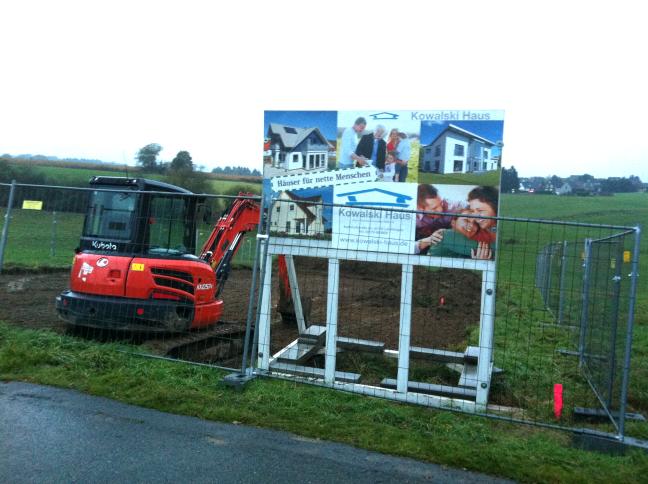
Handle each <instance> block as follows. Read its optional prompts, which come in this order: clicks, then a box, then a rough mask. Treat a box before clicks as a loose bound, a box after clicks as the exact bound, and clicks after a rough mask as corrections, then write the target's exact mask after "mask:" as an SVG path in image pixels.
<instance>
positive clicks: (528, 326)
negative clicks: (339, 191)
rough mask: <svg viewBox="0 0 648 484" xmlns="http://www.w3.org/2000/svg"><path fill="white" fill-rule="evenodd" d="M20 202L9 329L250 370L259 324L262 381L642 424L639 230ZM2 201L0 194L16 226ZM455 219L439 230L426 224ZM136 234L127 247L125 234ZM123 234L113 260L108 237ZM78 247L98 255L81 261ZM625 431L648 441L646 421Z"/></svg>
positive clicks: (166, 196)
mask: <svg viewBox="0 0 648 484" xmlns="http://www.w3.org/2000/svg"><path fill="white" fill-rule="evenodd" d="M14 190H15V191H14V203H13V205H12V207H11V216H10V225H9V226H8V230H7V240H6V247H5V248H4V249H5V250H4V264H3V267H2V270H3V272H2V274H0V297H1V298H2V300H1V301H0V302H1V304H0V320H2V321H5V322H7V323H9V324H12V325H18V326H22V327H29V328H37V329H47V330H52V331H57V332H62V333H63V332H66V333H68V334H72V335H74V336H76V337H81V338H92V339H94V340H98V341H118V342H120V344H123V345H124V346H123V347H124V348H126V349H127V350H128V351H134V352H136V353H142V354H149V355H154V356H157V357H163V358H178V359H183V360H189V361H193V362H198V363H205V364H210V365H216V366H219V367H225V368H233V369H240V370H244V369H245V368H242V367H241V364H242V361H243V360H244V359H245V358H244V355H243V351H244V345H245V337H244V336H245V334H246V324H247V323H248V322H250V323H254V325H255V327H254V328H252V327H250V328H248V329H249V330H250V331H252V332H251V334H252V335H253V338H250V340H249V341H248V343H249V346H250V348H249V351H248V355H247V356H248V360H246V364H247V362H248V361H249V362H251V363H252V364H253V366H254V367H255V370H256V372H257V373H259V374H268V375H271V376H274V377H279V378H288V379H293V380H296V381H302V382H308V383H313V384H317V385H323V386H329V387H332V388H337V389H341V390H345V391H353V392H359V393H363V394H368V395H373V396H379V397H384V398H390V399H394V400H399V401H404V402H410V403H417V404H422V405H429V406H433V407H440V408H451V409H454V410H460V411H465V412H472V413H478V414H482V415H487V416H490V417H494V418H498V419H506V420H511V421H522V422H526V423H533V424H538V425H547V426H556V427H560V428H570V429H574V428H578V429H581V428H588V429H592V430H595V431H602V432H613V433H615V434H623V432H624V425H625V421H624V418H625V416H626V415H637V416H640V415H642V414H645V413H646V412H648V396H647V395H648V391H646V385H645V383H644V380H645V376H646V374H648V371H647V368H648V365H646V361H648V355H647V354H646V351H645V349H644V348H645V344H643V343H645V341H646V335H645V330H644V327H645V321H644V322H643V323H642V321H641V317H639V318H637V319H638V327H637V334H638V340H637V341H636V342H635V348H634V351H635V353H634V354H635V360H633V364H632V367H633V372H631V373H629V372H628V371H629V360H628V344H629V343H628V342H629V341H630V343H631V342H632V340H631V339H629V337H630V336H631V323H632V321H633V320H634V310H635V309H634V308H635V305H637V304H638V307H639V308H640V310H641V311H643V312H641V311H640V314H645V302H641V301H639V302H638V303H637V302H636V297H635V293H636V285H637V279H636V272H637V270H636V268H633V263H634V262H635V261H636V259H637V258H638V253H639V252H638V247H637V240H636V239H635V233H636V231H635V230H634V229H628V228H624V227H614V226H603V225H593V224H579V223H568V222H551V221H539V220H526V219H512V218H506V217H497V218H494V219H492V220H493V221H494V222H491V224H490V225H491V226H492V225H496V229H497V239H496V241H495V240H492V239H491V240H489V241H488V242H487V243H486V242H483V240H479V239H478V236H476V235H475V234H477V233H479V230H480V229H477V228H476V227H477V225H478V224H477V222H478V220H480V219H482V220H488V217H481V218H480V217H478V216H462V214H441V213H429V212H410V211H406V210H394V209H385V208H373V209H367V208H365V207H362V206H357V207H352V209H353V210H354V211H355V212H354V213H353V214H352V215H353V217H354V220H355V222H354V223H355V224H356V225H354V224H353V223H352V224H347V225H343V226H342V228H341V229H340V230H338V231H337V233H336V234H334V233H333V231H332V222H333V219H334V217H339V216H341V214H340V212H339V210H341V209H343V210H351V209H350V208H349V207H340V206H334V205H330V204H323V203H320V202H317V201H314V200H303V199H299V200H297V199H285V200H278V201H275V202H274V204H273V205H272V207H271V209H270V210H269V211H268V212H267V214H266V215H264V217H263V221H264V227H263V229H262V233H261V235H260V237H261V238H260V239H259V240H255V237H256V230H257V226H256V221H258V217H259V215H258V212H255V214H256V215H255V216H256V219H255V218H254V217H251V218H248V219H247V220H248V222H249V221H250V220H252V219H254V221H255V222H254V223H248V224H247V225H246V226H245V227H241V226H240V225H237V221H241V220H243V219H244V217H245V215H242V214H244V213H251V212H247V210H248V209H249V207H250V205H245V204H244V203H238V204H236V202H242V201H244V200H247V201H249V202H250V203H251V205H256V206H257V208H258V205H259V204H260V200H258V199H256V198H253V197H224V196H204V195H200V196H197V195H191V194H186V193H176V192H173V193H172V192H164V191H162V192H159V191H155V190H149V192H146V193H147V194H146V195H143V193H142V192H141V191H140V190H131V189H128V190H126V189H121V190H114V189H101V188H95V189H85V190H84V189H67V188H60V187H41V186H28V185H17V186H16V187H15V189H14ZM9 192H10V190H9V186H7V185H0V197H2V200H3V203H4V205H2V208H0V210H2V212H1V215H3V220H4V215H5V214H6V211H7V205H6V203H7V201H8V198H9ZM102 194H103V195H102ZM143 196H146V197H149V198H147V199H144V198H142V199H135V198H133V197H143ZM153 196H154V198H150V197H153ZM93 197H94V198H93ZM101 197H104V198H106V197H107V198H106V200H108V199H110V202H108V201H105V203H103V202H102V203H103V205H102V204H98V203H97V202H96V201H97V200H99V199H100V198H101ZM93 200H94V201H93ZM136 200H139V201H136ZM93 204H94V205H93ZM120 204H121V205H120ZM138 204H139V205H138ZM100 206H101V207H103V208H100ZM243 206H246V207H248V208H241V207H243ZM93 207H94V208H93ZM236 207H238V208H236ZM89 209H90V210H89ZM93 210H94V212H93ZM120 210H121V211H120ZM129 210H130V212H129V213H131V215H128V217H131V218H128V217H127V219H125V218H124V216H125V214H126V212H128V211H129ZM237 210H241V212H240V213H239V212H237ZM88 214H90V215H88ZM132 214H135V215H132ZM363 214H364V215H363ZM86 215H87V216H88V217H89V218H86ZM346 215H349V214H346ZM346 215H345V216H346ZM463 215H465V214H463ZM349 216H351V215H349ZM443 217H445V223H446V225H445V226H444V228H443V229H441V230H442V232H441V235H439V233H437V231H436V230H435V231H428V232H429V233H428V232H424V231H423V229H422V227H424V226H425V224H426V223H429V225H430V226H432V225H433V224H432V223H431V222H430V221H434V219H435V218H443ZM460 219H461V220H460ZM6 222H7V221H6V220H5V222H4V225H3V228H4V227H5V226H6ZM93 224H94V225H93ZM412 224H414V226H415V228H414V229H412V232H411V234H412V236H411V237H410V236H405V235H404V234H406V233H407V230H409V228H411V227H412ZM485 225H486V224H485ZM215 229H219V230H220V229H223V231H222V232H221V235H220V236H216V238H214V230H215ZM102 230H104V231H106V232H104V235H105V234H111V235H112V236H113V238H112V239H111V238H110V237H100V236H99V235H101V233H102V232H101V231H102ZM138 231H139V232H138ZM127 232H128V233H129V234H131V235H132V236H133V237H134V238H133V239H132V240H131V239H128V238H127V237H122V238H120V237H119V236H118V235H119V234H122V235H123V234H124V233H127ZM435 233H436V235H435ZM241 234H243V235H245V236H244V237H238V235H241ZM95 235H97V236H95ZM138 237H139V238H138ZM122 239H123V240H122ZM110 240H117V242H115V244H116V245H119V247H117V248H116V249H115V250H114V251H112V249H110V248H108V249H106V246H105V245H101V244H102V243H104V244H105V243H108V242H109V241H110ZM484 240H485V239H484ZM124 241H125V242H124ZM129 241H130V242H129ZM93 242H94V243H96V244H98V245H96V246H95V247H94V250H93V249H92V244H93ZM122 242H124V243H126V242H128V244H129V245H128V244H127V245H128V246H127V247H126V246H124V247H122V246H121V245H120V244H122ZM84 244H85V245H84ZM77 247H79V248H80V249H82V250H81V251H80V253H79V254H81V255H83V254H89V255H91V256H92V257H93V258H90V259H83V258H80V255H79V254H77V255H76V257H75V248H77ZM113 252H114V253H113ZM208 252H211V254H210V255H207V253H208ZM111 254H112V255H111ZM214 254H217V255H216V256H215V259H213V260H212V259H210V257H213V256H214ZM102 258H105V259H107V263H106V262H105V261H100V259H102ZM255 258H256V260H257V262H258V263H257V264H256V266H257V269H258V270H259V272H258V281H257V283H256V284H253V277H254V274H255V273H254V270H253V269H254V266H255V263H254V261H255ZM206 259H207V260H206ZM84 263H86V264H87V267H86V266H84V265H83V264H84ZM120 264H121V265H120ZM111 271H116V272H111ZM126 273H128V274H129V276H128V277H129V279H130V277H131V276H132V277H133V279H132V281H131V282H133V283H135V282H137V281H139V282H138V283H137V284H135V286H133V287H131V288H130V290H133V291H135V292H127V289H124V288H126V287H127V284H126V282H125V281H124V274H126ZM95 276H101V277H100V278H99V279H93V277H95ZM84 278H85V280H84ZM138 278H139V279H138ZM125 284H126V285H125ZM210 285H211V287H210ZM129 287H130V286H129ZM83 288H85V289H83ZM66 290H71V291H72V292H76V293H80V294H85V295H86V296H87V297H85V298H84V297H80V298H78V300H76V301H73V300H72V299H70V300H69V301H68V304H74V305H75V311H74V314H73V316H74V317H73V318H67V320H64V319H61V318H59V316H58V313H57V299H56V298H57V296H60V295H61V294H62V293H64V291H66ZM111 291H112V292H111ZM120 291H121V292H120ZM203 291H204V292H203ZM216 292H218V295H216ZM203 295H205V296H206V298H205V299H204V301H206V302H208V303H214V304H216V301H220V302H219V303H218V304H217V305H218V308H217V311H216V312H217V313H218V315H217V316H214V314H215V313H216V312H214V313H209V312H207V313H205V312H204V310H203V309H200V308H199V307H201V305H202V302H201V301H198V299H199V298H200V297H202V296H203ZM102 298H104V299H102ZM106 298H107V299H106ZM257 302H259V303H260V304H258V306H257ZM138 303H140V304H138ZM58 304H59V306H58V310H59V312H61V311H65V310H66V309H65V307H62V306H61V305H62V304H64V303H63V299H59V302H58ZM205 307H206V306H205ZM67 310H68V311H69V310H70V308H69V307H68V309H67ZM200 311H203V313H202V314H200V315H198V317H197V316H196V315H197V314H198V312H200ZM140 313H141V314H140ZM210 314H211V315H210ZM250 316H252V318H251V320H250ZM210 318H211V319H210ZM194 323H198V324H194ZM133 325H134V326H137V327H136V328H133V327H132V326H133ZM134 329H135V330H134ZM559 397H560V398H559ZM560 401H562V405H560V404H559V403H560ZM625 431H626V433H627V434H628V435H634V436H637V437H645V436H647V435H648V429H647V428H646V424H645V423H641V422H638V421H635V420H632V421H628V423H627V425H625Z"/></svg>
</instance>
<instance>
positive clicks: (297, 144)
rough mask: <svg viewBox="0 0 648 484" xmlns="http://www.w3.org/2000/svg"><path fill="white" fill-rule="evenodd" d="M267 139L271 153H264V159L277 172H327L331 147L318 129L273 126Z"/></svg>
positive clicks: (269, 128)
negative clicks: (278, 170) (277, 170)
mask: <svg viewBox="0 0 648 484" xmlns="http://www.w3.org/2000/svg"><path fill="white" fill-rule="evenodd" d="M266 139H267V140H269V148H270V149H269V150H268V151H265V152H264V159H265V161H266V163H267V164H269V165H272V167H273V168H278V169H281V170H286V171H293V170H308V171H310V170H326V169H327V166H328V158H329V153H330V149H331V145H330V143H329V142H328V141H327V140H326V138H325V137H324V136H323V135H322V133H321V132H320V130H319V129H318V128H296V127H293V126H286V125H283V124H277V123H271V124H270V126H268V132H267V136H266Z"/></svg>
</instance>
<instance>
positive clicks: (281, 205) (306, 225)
mask: <svg viewBox="0 0 648 484" xmlns="http://www.w3.org/2000/svg"><path fill="white" fill-rule="evenodd" d="M321 203H322V197H321V196H319V195H318V196H315V197H309V198H302V197H299V196H297V195H295V193H294V192H290V191H283V192H281V193H280V195H279V201H278V202H276V203H275V204H274V206H273V208H272V215H271V222H270V229H271V230H272V231H274V232H283V233H286V234H289V235H316V234H323V233H324V222H325V219H324V216H323V206H322V205H321Z"/></svg>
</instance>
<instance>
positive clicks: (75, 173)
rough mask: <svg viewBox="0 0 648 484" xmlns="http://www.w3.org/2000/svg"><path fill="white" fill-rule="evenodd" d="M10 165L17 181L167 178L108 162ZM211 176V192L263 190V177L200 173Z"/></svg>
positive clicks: (15, 162) (81, 183) (73, 182)
mask: <svg viewBox="0 0 648 484" xmlns="http://www.w3.org/2000/svg"><path fill="white" fill-rule="evenodd" d="M5 161H7V160H5ZM7 162H8V166H9V167H15V168H16V172H17V178H16V181H17V182H18V183H21V182H22V183H30V181H29V180H28V179H26V178H27V176H26V178H25V179H23V180H21V178H20V174H21V173H28V174H29V176H32V177H33V176H35V177H37V178H38V179H39V180H42V179H44V180H46V183H47V184H50V185H58V186H73V187H87V186H88V180H90V178H91V177H93V176H126V173H128V176H131V177H146V178H150V179H154V180H161V181H165V180H166V177H165V176H164V175H162V174H160V173H144V172H142V171H141V170H140V169H139V168H138V167H132V166H130V167H125V166H119V165H109V164H101V163H98V164H92V163H87V164H86V163H78V162H64V161H57V162H36V161H31V160H14V159H12V160H8V161H7ZM200 175H201V176H203V177H204V178H206V179H207V180H208V187H209V188H208V190H207V192H208V193H213V194H218V195H221V194H224V195H232V194H237V193H238V192H251V193H256V194H259V193H261V178H260V177H246V176H227V175H216V174H213V173H200Z"/></svg>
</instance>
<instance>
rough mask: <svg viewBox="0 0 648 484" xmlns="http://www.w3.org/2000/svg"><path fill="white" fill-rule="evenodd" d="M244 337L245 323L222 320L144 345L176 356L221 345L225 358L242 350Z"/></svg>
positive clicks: (166, 354) (164, 354)
mask: <svg viewBox="0 0 648 484" xmlns="http://www.w3.org/2000/svg"><path fill="white" fill-rule="evenodd" d="M244 338H245V324H242V323H236V322H231V321H220V322H218V323H217V324H215V325H214V326H212V327H210V328H206V329H200V330H194V331H190V332H187V333H182V334H176V335H172V334H167V335H164V337H162V338H155V339H151V340H148V341H146V342H145V343H144V346H145V347H147V348H149V349H150V350H151V351H152V352H153V353H155V354H158V355H162V356H170V357H174V358H178V357H183V356H184V355H187V354H189V355H190V354H195V353H198V352H200V351H205V350H207V349H210V348H214V347H216V346H220V348H221V349H220V351H221V353H223V358H226V357H231V356H233V355H230V354H229V353H237V352H238V351H239V350H240V351H242V348H243V339H244ZM225 353H227V354H225Z"/></svg>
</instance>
